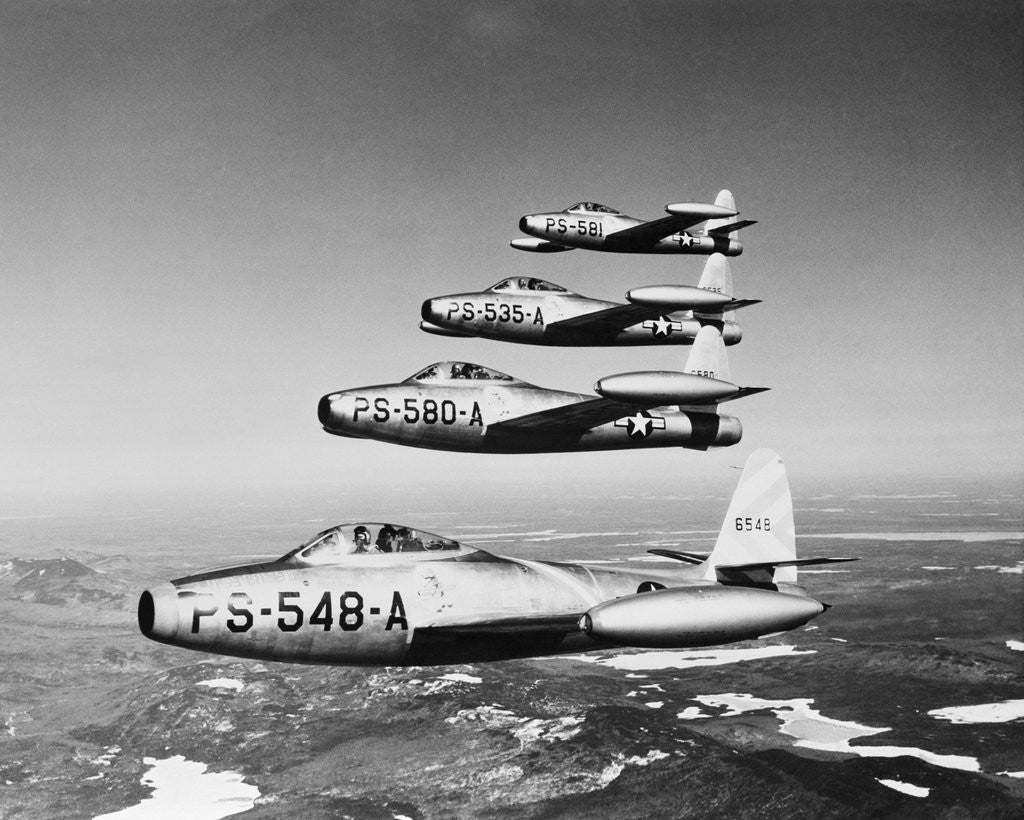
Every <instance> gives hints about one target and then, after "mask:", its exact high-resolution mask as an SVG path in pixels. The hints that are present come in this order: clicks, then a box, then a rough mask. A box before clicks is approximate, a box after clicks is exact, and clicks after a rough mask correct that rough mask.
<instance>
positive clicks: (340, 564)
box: [138, 450, 855, 666]
mask: <svg viewBox="0 0 1024 820" xmlns="http://www.w3.org/2000/svg"><path fill="white" fill-rule="evenodd" d="M371 538H372V539H373V540H372V541H371V540H370V539H371ZM650 552H653V553H655V554H657V555H659V556H661V557H663V558H665V559H667V563H668V564H669V566H662V567H655V566H652V564H651V563H643V564H642V565H641V564H637V565H634V566H630V565H629V564H622V565H610V564H607V563H595V564H587V563H561V562H557V563H556V562H552V561H537V560H532V559H531V560H527V559H524V558H507V557H504V556H500V555H492V554H491V553H489V552H485V551H483V550H478V549H473V548H472V547H470V546H468V545H466V544H462V543H460V542H458V541H456V540H454V539H451V538H445V537H443V536H437V535H431V534H429V533H426V532H422V531H420V530H414V529H411V528H409V527H402V526H396V525H393V524H378V523H356V524H342V525H339V526H336V527H331V528H330V529H328V530H324V531H323V532H321V533H319V534H318V535H316V536H314V537H313V538H311V539H310V540H309V541H307V542H306V543H304V544H303V545H302V546H300V547H298V548H297V549H293V550H291V551H290V552H288V553H286V554H285V555H284V556H282V557H281V558H279V559H278V560H276V561H269V562H263V563H253V564H245V565H240V566H234V567H230V568H226V569H215V570H209V571H205V572H199V573H197V574H195V575H189V576H185V577H183V578H178V579H176V580H174V581H172V582H170V583H162V584H159V585H157V586H154V587H152V588H151V589H148V590H146V591H145V592H143V593H142V595H141V597H140V598H139V607H138V620H139V629H140V630H141V631H142V634H143V635H145V636H146V637H148V638H152V639H153V640H155V641H159V642H161V643H165V644H171V645H174V646H180V647H186V648H188V649H199V650H203V651H206V652H215V653H219V654H222V655H236V656H240V657H247V658H261V659H264V660H274V661H292V662H295V663H321V664H339V665H353V666H378V665H389V666H390V665H429V664H448V663H468V662H476V661H495V660H503V659H508V658H523V657H531V656H540V655H558V654H564V653H571V652H586V651H589V650H600V649H608V648H610V647H619V646H634V647H652V648H657V647H660V648H671V647H698V646H712V645H715V644H723V643H732V642H733V641H743V640H748V639H755V638H758V637H760V636H764V635H769V634H773V633H777V632H782V631H785V630H789V629H794V628H796V627H798V626H801V625H803V624H805V623H807V622H808V621H809V620H811V619H812V618H814V617H816V616H817V615H819V614H821V613H822V612H823V611H824V610H825V609H826V608H827V605H826V604H822V603H819V602H818V601H816V600H814V599H813V598H810V597H808V596H807V594H806V593H805V592H804V590H803V589H802V588H801V587H800V586H798V585H797V567H798V566H803V565H807V564H824V563H831V562H836V561H850V560H855V559H852V558H803V559H800V558H797V557H796V538H795V532H794V525H793V505H792V500H791V498H790V492H789V483H788V481H787V478H786V471H785V467H784V466H783V464H782V461H781V459H780V458H779V457H778V456H777V455H776V454H775V453H773V452H772V451H770V450H758V451H757V452H755V453H754V454H753V455H751V456H750V458H749V459H747V463H746V467H745V468H744V471H743V474H742V475H741V477H740V481H739V485H738V486H737V488H736V492H735V494H734V495H733V498H732V503H731V504H730V505H729V511H728V513H727V514H726V516H725V521H724V523H723V524H722V529H721V532H720V533H719V535H718V540H717V542H716V543H715V547H714V550H713V551H712V552H711V554H710V555H709V556H706V557H705V556H701V555H696V554H694V553H691V552H682V551H677V550H668V549H655V550H650Z"/></svg>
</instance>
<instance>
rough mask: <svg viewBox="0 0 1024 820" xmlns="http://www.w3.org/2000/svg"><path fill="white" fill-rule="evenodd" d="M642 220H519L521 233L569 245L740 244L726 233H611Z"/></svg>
mask: <svg viewBox="0 0 1024 820" xmlns="http://www.w3.org/2000/svg"><path fill="white" fill-rule="evenodd" d="M644 224H646V223H645V221H644V220H642V219H635V218H634V217H631V216H625V215H622V214H595V213H567V212H564V211H560V212H555V213H546V214H530V215H528V216H524V217H523V218H522V219H520V220H519V230H520V231H522V232H523V233H525V234H527V235H529V236H533V237H536V238H537V239H544V240H547V241H549V242H556V243H558V244H560V245H566V246H568V247H571V248H583V249H586V250H592V251H609V252H612V253H683V254H698V255H707V254H712V253H720V254H722V255H723V256H739V255H740V254H741V253H743V244H742V243H741V242H740V241H739V240H737V239H730V238H729V237H727V236H708V235H706V234H703V233H691V232H689V231H681V232H679V233H675V234H672V235H671V236H666V237H663V238H661V239H659V240H658V241H656V242H643V243H638V242H629V241H620V240H618V239H616V238H615V237H614V234H615V233H617V232H618V231H623V230H626V229H627V228H635V227H637V226H639V225H644Z"/></svg>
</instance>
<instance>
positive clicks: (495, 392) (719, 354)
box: [317, 325, 768, 453]
mask: <svg viewBox="0 0 1024 820" xmlns="http://www.w3.org/2000/svg"><path fill="white" fill-rule="evenodd" d="M729 379H730V376H729V365H728V361H727V360H726V355H725V344H724V342H723V341H722V334H721V333H720V332H719V331H718V329H717V328H715V327H713V326H711V325H708V326H706V327H703V328H701V329H700V331H699V332H698V333H697V337H696V339H695V341H694V344H693V348H692V350H691V351H690V355H689V357H688V359H687V362H686V368H685V372H682V373H675V372H665V371H643V372H633V373H619V374H617V375H614V376H606V377H604V378H602V379H600V380H599V381H598V382H597V384H596V385H595V386H594V390H595V391H596V392H597V393H598V395H597V396H588V395H584V394H580V393H567V392H563V391H560V390H548V389H546V388H543V387H537V386H535V385H532V384H527V383H526V382H523V381H520V380H518V379H514V378H513V377H512V376H507V375H505V374H504V373H499V372H498V371H496V370H491V369H490V368H487V367H483V366H481V365H478V364H470V363H468V362H437V363H435V364H432V365H430V366H429V367H426V368H424V369H423V370H421V371H419V372H418V373H416V374H414V375H412V376H410V377H409V378H407V379H405V380H404V381H401V382H398V383H397V384H381V385H373V386H370V387H357V388H353V389H349V390H339V391H336V392H334V393H329V394H327V395H326V396H324V397H323V398H321V399H320V404H319V407H318V409H317V415H318V416H319V418H320V424H321V425H323V428H324V430H326V431H327V432H328V433H332V434H333V435H337V436H347V437H350V438H370V439H376V440H378V441H386V442H390V443H392V444H405V445H408V446H411V447H426V448H429V449H433V450H455V451H459V452H472V453H542V452H570V451H575V450H618V449H624V448H634V447H687V448H690V449H694V450H706V449H708V448H709V447H728V446H729V445H731V444H736V443H737V442H738V441H739V440H740V437H741V435H742V427H741V425H740V422H739V419H737V418H735V417H733V416H727V415H723V414H721V413H720V412H719V405H720V404H721V403H722V402H726V401H730V400H732V399H738V398H741V397H742V396H748V395H751V394H752V393H760V392H762V391H763V390H767V389H768V388H766V387H739V386H737V385H735V384H733V383H732V382H731V381H730V380H729Z"/></svg>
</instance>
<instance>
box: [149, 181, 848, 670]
mask: <svg viewBox="0 0 1024 820" xmlns="http://www.w3.org/2000/svg"><path fill="white" fill-rule="evenodd" d="M666 210H667V211H668V213H669V216H667V217H663V218H661V219H657V220H654V221H653V222H643V221H641V220H638V219H634V218H632V217H628V216H624V215H622V214H620V213H618V212H617V211H615V210H612V209H611V208H607V207H605V206H602V205H597V204H595V203H587V202H585V203H579V204H578V205H574V206H573V207H571V208H569V209H567V210H566V211H562V212H559V213H553V214H533V215H530V216H524V217H523V218H522V219H521V220H520V223H519V226H520V229H521V230H522V231H523V232H524V233H527V234H530V236H531V238H529V239H517V240H514V241H513V242H512V246H513V247H514V248H517V249H520V250H530V251H537V252H553V251H564V250H571V249H573V248H586V249H590V250H603V251H613V252H619V253H689V254H705V255H708V259H707V261H706V264H705V266H704V271H703V273H702V275H701V278H700V281H699V282H698V284H697V286H696V287H692V286H688V285H680V284H666V285H650V286H644V287H638V288H634V289H632V290H630V291H629V292H627V293H626V295H625V298H626V302H625V303H616V302H607V301H603V300H598V299H591V298H588V297H585V296H581V295H579V294H577V293H573V292H571V291H569V290H567V289H566V288H564V287H562V286H560V285H556V284H553V283H551V282H547V281H545V280H543V279H539V278H536V277H532V276H530V277H526V276H524V277H512V278H508V279H504V280H502V281H501V282H499V283H498V284H496V285H494V286H493V287H491V288H488V289H487V290H484V291H480V292H477V293H458V294H452V295H448V296H440V297H436V298H433V299H428V300H427V301H426V302H424V303H423V308H422V322H421V324H420V327H421V328H422V329H423V330H424V331H426V332H428V333H434V334H438V335H442V336H451V337H480V338H486V339H494V340H498V341H506V342H517V343H521V344H534V345H562V346H568V347H576V346H594V345H607V346H615V345H658V344H682V345H690V346H691V349H690V352H689V355H688V357H687V360H686V364H685V366H684V368H683V370H682V371H680V372H675V371H672V372H667V371H653V370H639V371H633V372H628V373H616V374H612V375H606V376H602V377H601V378H599V379H598V380H597V382H596V383H595V385H594V393H595V394H596V395H590V394H580V393H573V392H566V391H560V390H551V389H547V388H542V387H538V386H536V385H533V384H529V383H527V382H525V381H522V380H520V379H517V378H514V377H513V376H509V375H506V374H505V373H501V372H499V371H497V370H493V369H491V368H489V367H485V366H483V365H479V364H474V363H471V362H463V361H444V362H435V363H434V364H431V365H428V366H427V367H424V368H422V369H420V370H419V371H417V372H416V373H415V374H414V375H412V376H410V377H408V378H406V379H404V380H402V381H399V382H395V383H390V384H377V385H371V386H368V387H358V388H346V389H341V390H336V391H334V392H331V393H328V394H327V395H325V396H323V397H322V398H321V399H320V403H319V405H318V409H317V415H318V417H319V420H320V424H321V425H322V427H323V429H324V430H325V431H326V432H327V433H330V434H332V435H336V436H341V437H347V438H363V439H374V440H378V441H383V442H389V443H393V444H402V445H407V446H413V447H423V448H430V449H436V450H454V451H460V452H475V453H539V452H571V451H582V450H611V449H622V448H650V447H670V446H675V447H683V448H687V449H693V450H706V449H708V448H709V447H727V446H730V445H733V444H736V443H737V442H739V440H740V438H741V436H742V427H741V425H740V421H739V419H737V418H735V417H734V416H731V415H726V414H725V413H723V412H722V409H721V407H722V405H723V404H724V403H725V402H729V401H732V400H734V399H738V398H742V397H744V396H748V395H751V394H754V393H759V392H761V391H763V390H766V389H767V388H764V387H741V386H739V385H737V384H734V383H733V382H732V379H731V375H730V372H729V364H728V361H727V358H726V345H732V344H736V343H737V342H739V341H740V339H741V337H742V331H741V329H740V326H739V325H738V324H737V322H736V321H735V311H736V310H738V309H740V308H742V307H746V306H748V305H752V304H756V303H757V302H758V301H759V300H756V299H739V298H736V297H735V295H734V290H733V280H732V272H731V270H730V267H729V262H728V260H727V259H726V257H727V256H736V255H738V254H740V253H741V252H742V246H741V245H740V243H739V242H738V241H737V240H736V238H735V237H736V232H737V231H738V230H740V229H741V228H743V227H746V226H748V225H751V224H754V223H753V222H751V221H749V220H739V219H737V218H736V217H737V211H736V206H735V201H734V200H733V197H732V194H730V193H729V192H728V191H722V192H721V193H720V194H719V195H718V198H717V199H716V201H715V204H713V205H709V204H699V203H684V204H679V205H669V206H667V207H666ZM702 222H704V223H705V225H704V228H703V230H701V231H700V232H691V229H693V228H695V226H697V225H699V224H700V223H702ZM650 552H653V553H655V554H657V555H659V556H660V557H662V558H664V559H665V561H666V564H667V565H666V566H663V567H658V568H653V567H652V566H651V565H650V564H649V563H645V564H644V566H643V567H641V568H635V567H633V568H631V567H628V566H626V565H622V566H616V565H607V564H602V565H597V564H590V563H586V562H581V563H556V562H550V561H538V560H528V559H524V558H510V557H504V556H499V555H493V554H491V553H489V552H485V551H483V550H479V549H474V548H472V547H470V546H469V545H466V544H462V543H460V542H459V541H457V540H455V539H452V538H449V537H446V536H441V535H434V534H431V533H427V532H424V531H422V530H420V529H418V528H417V527H415V526H408V525H399V524H395V523H392V522H379V521H362V522H354V523H351V524H341V525H337V526H334V527H331V528H329V529H327V530H324V531H323V532H321V533H318V534H317V535H315V536H314V537H313V538H311V539H309V540H308V541H307V542H305V543H304V544H302V545H301V546H299V547H297V548H296V549H293V550H291V551H289V552H287V553H286V554H285V555H283V556H282V557H281V558H279V559H277V560H275V561H261V562H256V563H247V564H242V565H238V566H233V567H228V568H218V569H214V570H208V571H204V572H199V573H197V574H193V575H188V576H185V577H182V578H178V579H176V580H174V581H172V582H170V583H164V584H160V585H158V586H154V587H153V588H151V589H149V590H146V591H145V592H144V593H143V594H142V596H141V598H140V600H139V608H138V620H139V627H140V629H141V631H142V632H143V634H144V635H146V636H147V637H149V638H152V639H153V640H156V641H160V642H163V643H168V644H173V645H175V646H181V647H186V648H190V649H200V650H205V651H210V652H217V653H221V654H226V655H236V656H241V657H252V658H262V659H267V660H280V661H292V662H298V663H326V664H346V665H381V664H390V665H398V664H416V665H419V664H448V663H459V662H470V661H489V660H499V659H506V658H519V657H528V656H534V655H552V654H560V653H568V652H581V651H587V650H592V649H602V648H608V647H617V646H632V647H698V646H710V645H714V644H721V643H729V642H732V641H739V640H746V639H750V638H757V637H760V636H763V635H766V634H771V633H777V632H780V631H784V630H788V629H793V628H795V627H797V626H800V625H801V624H804V623H806V622H807V621H809V620H810V619H812V618H814V617H816V616H817V615H818V614H820V613H821V612H823V611H824V610H825V609H826V608H827V607H826V605H824V604H821V603H819V602H818V601H816V600H814V599H812V598H810V597H808V596H807V594H806V593H805V592H804V591H803V589H802V588H801V587H799V586H798V585H797V575H796V572H797V570H796V568H797V566H800V565H804V564H818V563H826V562H829V561H845V560H853V559H845V558H841V559H832V558H805V559H799V558H797V557H796V549H795V533H794V525H793V509H792V501H791V498H790V492H789V484H788V480H787V478H786V472H785V468H784V466H783V464H782V461H781V459H780V458H779V456H778V455H777V454H775V453H773V452H771V451H769V450H758V451H757V452H755V453H754V454H753V455H751V456H750V458H749V459H748V460H747V464H746V467H745V468H744V472H743V474H742V476H741V478H740V482H739V485H738V487H737V489H736V492H735V494H734V496H733V499H732V502H731V504H730V506H729V510H728V513H727V514H726V518H725V522H724V523H723V525H722V529H721V532H720V533H719V536H718V539H717V542H716V544H715V547H714V549H713V550H712V552H711V553H710V554H708V555H703V554H696V553H691V552H683V551H678V550H667V549H657V550H650Z"/></svg>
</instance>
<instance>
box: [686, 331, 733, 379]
mask: <svg viewBox="0 0 1024 820" xmlns="http://www.w3.org/2000/svg"><path fill="white" fill-rule="evenodd" d="M683 372H684V373H693V374H695V375H697V376H707V377H708V378H712V379H720V380H721V381H723V382H731V381H732V375H731V374H730V373H729V360H728V358H726V355H725V342H724V341H723V340H722V332H721V331H720V330H719V329H718V328H717V327H715V326H714V325H704V327H702V328H701V329H700V330H698V331H697V335H696V337H695V338H694V340H693V347H691V348H690V355H689V356H688V357H687V358H686V367H685V368H684V369H683Z"/></svg>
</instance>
